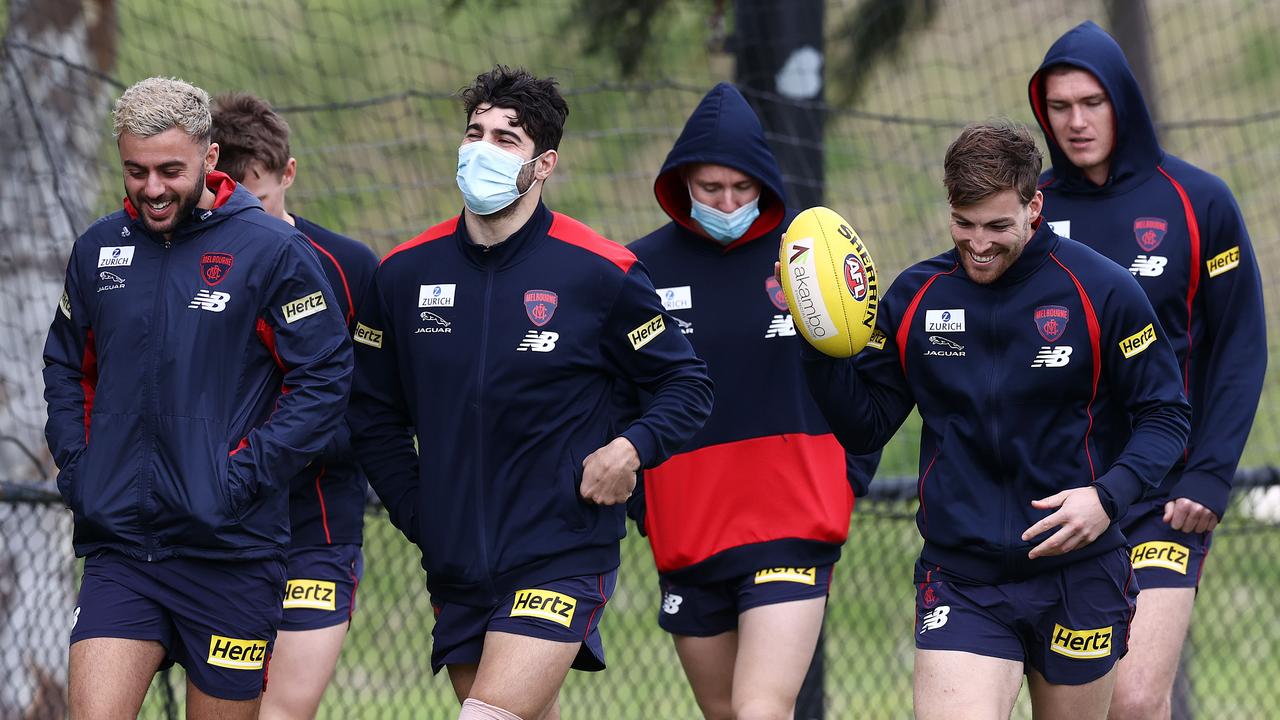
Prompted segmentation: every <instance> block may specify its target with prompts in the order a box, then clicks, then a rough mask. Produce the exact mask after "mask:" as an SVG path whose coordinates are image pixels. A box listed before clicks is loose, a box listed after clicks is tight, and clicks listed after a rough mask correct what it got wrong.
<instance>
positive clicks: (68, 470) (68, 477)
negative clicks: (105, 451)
mask: <svg viewBox="0 0 1280 720" xmlns="http://www.w3.org/2000/svg"><path fill="white" fill-rule="evenodd" d="M88 449H89V448H88V446H87V445H86V446H85V447H83V448H80V450H78V451H77V452H76V454H75V455H74V456H73V457H72V458H71V462H68V463H67V466H66V467H64V468H62V469H61V470H59V471H58V494H59V495H61V496H62V504H63V505H64V506H66V507H67V509H69V510H70V509H74V507H75V499H74V493H75V489H76V486H77V485H79V483H77V482H76V476H75V472H76V469H77V468H78V467H79V466H80V459H81V458H83V457H84V454H85V452H86V451H88Z"/></svg>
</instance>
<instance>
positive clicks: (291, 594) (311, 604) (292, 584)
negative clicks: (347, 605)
mask: <svg viewBox="0 0 1280 720" xmlns="http://www.w3.org/2000/svg"><path fill="white" fill-rule="evenodd" d="M336 591H337V588H336V586H335V585H334V584H333V583H331V582H328V581H326V580H290V581H289V583H288V584H287V585H285V588H284V609H285V610H291V609H294V608H301V609H305V610H336V609H337V608H338V603H337V601H336V600H335V599H334V598H335V596H336V595H337V592H336Z"/></svg>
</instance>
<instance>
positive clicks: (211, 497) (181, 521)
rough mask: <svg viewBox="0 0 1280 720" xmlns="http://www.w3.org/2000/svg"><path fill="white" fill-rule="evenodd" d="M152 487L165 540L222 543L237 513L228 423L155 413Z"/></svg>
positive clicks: (186, 543)
mask: <svg viewBox="0 0 1280 720" xmlns="http://www.w3.org/2000/svg"><path fill="white" fill-rule="evenodd" d="M155 423H156V438H155V443H156V454H155V457H154V459H153V474H152V476H153V479H152V483H151V493H152V495H153V498H154V502H153V507H154V508H155V515H154V523H155V527H156V534H157V536H158V538H159V540H160V543H161V545H178V546H191V547H206V548H208V547H222V546H223V545H224V541H225V537H223V535H224V533H221V532H219V531H220V529H223V528H226V527H227V526H229V525H233V524H234V523H235V522H236V517H235V515H234V512H233V503H232V498H231V495H230V493H229V492H228V475H227V459H228V458H227V452H226V450H225V448H226V429H225V428H224V427H222V426H221V425H220V424H219V423H216V422H215V421H212V420H207V419H205V418H195V417H181V416H175V415H168V416H164V415H162V416H157V417H156V418H155Z"/></svg>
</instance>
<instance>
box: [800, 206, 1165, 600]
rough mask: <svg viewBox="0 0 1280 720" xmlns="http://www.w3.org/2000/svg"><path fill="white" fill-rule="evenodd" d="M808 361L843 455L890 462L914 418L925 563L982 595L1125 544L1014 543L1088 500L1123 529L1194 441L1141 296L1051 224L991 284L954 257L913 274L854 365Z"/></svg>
mask: <svg viewBox="0 0 1280 720" xmlns="http://www.w3.org/2000/svg"><path fill="white" fill-rule="evenodd" d="M802 350H803V351H804V357H805V371H806V375H807V378H808V381H809V387H810V389H811V390H812V391H813V394H814V397H815V398H816V399H817V401H818V405H819V406H820V407H821V408H822V412H823V413H824V414H825V415H826V417H827V419H828V420H829V421H830V422H831V426H832V428H833V430H834V431H835V434H836V437H838V438H839V439H840V441H841V442H842V443H843V444H844V445H845V447H846V448H848V449H849V450H851V451H854V452H866V451H869V450H873V449H876V448H879V447H881V446H883V445H884V444H885V443H886V442H888V441H889V438H890V437H892V436H893V433H894V432H895V431H896V430H897V429H898V427H899V426H900V425H901V424H902V422H903V420H905V419H906V417H907V415H908V414H909V413H910V412H911V409H912V408H913V407H915V408H918V409H919V412H920V417H921V418H922V419H923V421H924V422H923V428H922V430H921V435H920V479H919V497H920V508H919V510H918V511H917V513H916V525H917V527H918V528H919V529H920V534H921V535H922V536H923V537H924V541H925V543H924V549H923V550H922V551H921V560H922V561H923V564H924V565H926V566H939V567H941V568H943V569H944V570H945V571H947V572H948V573H950V574H953V575H957V576H959V577H962V578H967V579H969V580H970V581H973V582H979V583H984V584H999V583H1003V582H1007V581H1011V580H1016V579H1021V578H1025V577H1028V576H1031V575H1035V574H1039V573H1042V572H1046V571H1048V570H1052V569H1056V568H1059V567H1062V566H1064V565H1067V564H1070V563H1072V562H1076V561H1079V560H1082V559H1085V558H1089V557H1094V556H1097V555H1100V554H1102V553H1104V552H1107V551H1110V550H1113V549H1115V548H1118V547H1121V546H1123V545H1125V542H1126V541H1125V538H1124V536H1123V535H1122V534H1121V532H1120V530H1119V528H1118V527H1117V524H1116V523H1114V522H1113V523H1112V524H1111V525H1110V526H1108V528H1107V530H1106V531H1105V532H1103V533H1102V534H1101V535H1100V536H1099V537H1098V538H1097V539H1096V540H1094V541H1093V542H1092V543H1090V544H1089V545H1086V546H1084V547H1082V548H1079V549H1077V550H1074V551H1072V552H1069V553H1066V554H1064V555H1059V556H1055V557H1045V558H1038V559H1036V560H1028V559H1027V553H1028V552H1030V550H1031V548H1032V547H1034V546H1035V545H1036V544H1038V543H1039V542H1041V541H1043V540H1045V539H1046V538H1048V537H1049V533H1045V534H1043V535H1041V536H1040V537H1036V538H1033V539H1032V540H1031V541H1029V542H1028V541H1023V540H1022V539H1021V535H1022V533H1023V532H1024V531H1025V530H1026V529H1027V528H1029V527H1030V526H1031V525H1033V524H1034V523H1035V522H1037V521H1038V520H1040V519H1041V518H1043V517H1045V516H1047V515H1048V514H1050V512H1051V511H1047V510H1035V509H1033V508H1032V507H1031V501H1032V500H1036V499H1039V498H1046V497H1049V496H1050V495H1053V494H1055V493H1057V492H1060V491H1062V490H1066V489H1069V488H1075V487H1082V486H1087V485H1090V484H1092V485H1093V486H1094V487H1095V488H1096V489H1097V491H1098V497H1099V499H1100V500H1101V501H1102V505H1103V507H1104V509H1105V510H1106V511H1107V514H1108V515H1109V516H1110V517H1111V518H1112V519H1113V520H1115V519H1118V518H1120V517H1121V516H1122V515H1123V514H1124V512H1125V510H1126V508H1128V506H1129V505H1130V504H1131V503H1133V502H1134V501H1135V500H1137V499H1138V498H1139V496H1140V495H1141V494H1142V492H1143V489H1144V488H1147V487H1154V486H1155V485H1157V484H1158V483H1159V482H1160V479H1161V478H1163V477H1164V475H1165V473H1166V472H1168V470H1169V468H1170V467H1171V466H1172V465H1173V463H1174V461H1175V460H1176V459H1177V457H1178V456H1179V455H1180V454H1181V453H1182V450H1183V447H1184V443H1185V442H1186V437H1187V431H1188V428H1189V423H1190V417H1189V416H1190V411H1189V406H1188V405H1187V403H1186V401H1185V400H1184V399H1183V394H1182V383H1181V376H1180V374H1179V372H1178V368H1177V364H1176V360H1175V359H1174V355H1173V352H1172V350H1171V348H1170V346H1169V342H1168V340H1167V339H1166V338H1165V336H1164V332H1163V331H1162V330H1161V329H1160V326H1159V323H1158V322H1157V321H1156V317H1155V313H1154V312H1153V311H1152V309H1151V305H1150V303H1148V302H1147V299H1146V297H1145V296H1144V295H1143V294H1142V290H1141V288H1139V287H1138V285H1137V282H1136V281H1134V279H1133V278H1132V277H1131V276H1130V275H1129V273H1128V272H1126V271H1125V270H1124V268H1120V267H1117V266H1116V265H1115V264H1114V263H1112V262H1111V261H1109V260H1107V259H1106V258H1104V257H1102V256H1101V255H1099V254H1097V253H1095V252H1093V251H1092V250H1089V249H1088V248H1086V247H1084V246H1083V245H1080V244H1079V243H1076V242H1073V241H1071V240H1067V239H1063V238H1059V237H1058V236H1056V235H1054V234H1053V232H1052V231H1051V230H1050V229H1049V226H1048V225H1047V224H1045V223H1040V224H1039V227H1038V229H1037V230H1036V232H1035V234H1034V235H1033V236H1032V238H1031V239H1030V240H1029V241H1028V243H1027V245H1026V247H1025V249H1024V250H1023V253H1022V256H1021V257H1020V258H1019V259H1018V260H1017V261H1016V262H1015V263H1014V264H1013V265H1012V266H1011V267H1010V268H1009V269H1008V270H1007V271H1005V273H1004V274H1003V275H1002V276H1000V277H999V278H998V279H997V280H996V281H995V282H993V283H991V284H989V285H979V284H977V283H974V282H972V281H971V280H969V279H968V277H967V276H966V275H965V272H964V268H963V266H961V265H960V264H959V262H958V257H957V254H956V251H955V250H952V251H950V252H947V253H943V254H942V255H939V256H937V257H935V258H933V259H930V260H926V261H924V262H922V263H918V264H916V265H914V266H913V267H911V268H909V269H908V270H907V271H906V272H904V273H903V274H902V275H900V276H899V277H898V279H897V280H896V281H895V282H894V283H893V286H892V287H891V288H890V289H889V292H888V293H887V294H886V295H885V296H884V297H883V299H882V302H881V304H880V308H879V311H878V315H877V317H876V331H875V332H874V333H873V335H872V338H871V342H870V343H869V344H868V346H867V348H866V349H865V350H863V351H862V353H860V354H859V355H857V356H855V357H854V358H853V359H852V360H837V359H834V358H829V357H827V356H825V355H822V354H821V353H818V352H817V351H816V350H813V349H812V348H810V347H808V346H807V345H806V346H804V347H802ZM1130 422H1131V423H1132V431H1131V432H1130V431H1128V430H1127V428H1128V427H1129V423H1130ZM1120 427H1124V428H1126V430H1125V431H1123V432H1121V431H1119V430H1117V428H1120ZM1104 430H1105V431H1104ZM1050 532H1052V531H1050Z"/></svg>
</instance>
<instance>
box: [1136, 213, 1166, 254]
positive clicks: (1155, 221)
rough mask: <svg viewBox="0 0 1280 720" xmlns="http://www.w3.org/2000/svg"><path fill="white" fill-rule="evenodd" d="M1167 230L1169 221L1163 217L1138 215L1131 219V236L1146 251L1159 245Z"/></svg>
mask: <svg viewBox="0 0 1280 720" xmlns="http://www.w3.org/2000/svg"><path fill="white" fill-rule="evenodd" d="M1168 231H1169V223H1168V222H1166V221H1165V220H1164V218H1153V217H1140V218H1138V219H1137V220H1134V221H1133V237H1134V238H1135V239H1136V240H1137V241H1138V246H1139V247H1141V248H1142V249H1143V250H1145V251H1147V252H1151V251H1152V250H1155V249H1156V248H1157V247H1159V246H1160V241H1161V240H1164V234H1165V233H1166V232H1168Z"/></svg>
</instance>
